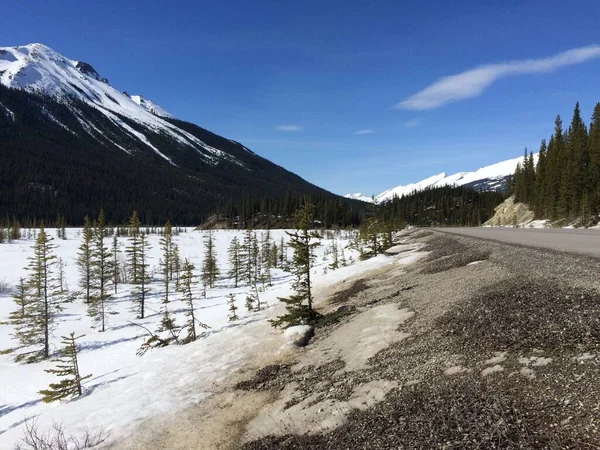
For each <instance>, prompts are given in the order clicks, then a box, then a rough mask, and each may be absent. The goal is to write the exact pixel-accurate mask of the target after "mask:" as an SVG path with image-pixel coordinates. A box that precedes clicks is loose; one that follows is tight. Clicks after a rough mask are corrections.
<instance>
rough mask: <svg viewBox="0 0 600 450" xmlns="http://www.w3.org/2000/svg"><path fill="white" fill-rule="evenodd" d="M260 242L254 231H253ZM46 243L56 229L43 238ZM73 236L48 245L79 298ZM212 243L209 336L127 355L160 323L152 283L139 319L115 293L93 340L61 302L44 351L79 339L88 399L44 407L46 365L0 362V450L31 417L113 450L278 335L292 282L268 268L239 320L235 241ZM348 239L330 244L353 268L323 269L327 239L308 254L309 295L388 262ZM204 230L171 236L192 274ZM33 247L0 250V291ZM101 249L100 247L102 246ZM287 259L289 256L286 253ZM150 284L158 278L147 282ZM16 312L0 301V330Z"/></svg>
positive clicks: (76, 313)
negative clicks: (230, 252) (252, 304)
mask: <svg viewBox="0 0 600 450" xmlns="http://www.w3.org/2000/svg"><path fill="white" fill-rule="evenodd" d="M257 233H258V234H259V235H260V234H261V233H262V232H261V231H258V232H257ZM48 234H49V235H50V236H55V235H56V233H55V230H51V229H49V230H48ZM80 235H81V230H79V229H69V230H67V237H68V239H67V240H60V239H56V238H55V239H54V241H53V243H54V244H56V245H57V246H58V248H57V249H56V250H55V253H56V255H57V257H60V258H62V260H63V261H64V262H65V263H66V268H65V275H66V281H67V284H68V287H69V288H70V289H71V290H72V291H74V290H80V288H79V286H78V278H79V277H78V274H77V268H76V265H75V260H76V257H77V248H78V246H79V245H80V244H81V241H80ZM213 236H214V239H215V242H216V251H217V257H218V263H219V268H220V271H221V276H220V278H219V281H218V283H217V286H216V287H215V288H214V289H208V291H207V295H206V298H202V297H201V295H200V291H201V287H200V284H199V285H198V286H197V292H196V293H197V300H196V302H195V303H196V308H197V313H198V316H199V317H198V318H199V320H200V321H202V322H203V323H206V324H207V325H209V326H210V327H211V328H210V329H209V330H206V335H205V336H204V337H202V338H200V339H198V340H197V341H196V342H193V343H190V344H188V345H172V346H170V347H166V348H162V349H155V350H152V351H150V352H148V353H146V354H145V355H144V356H141V357H140V356H136V351H137V350H138V348H139V347H140V345H141V344H142V342H143V341H144V339H145V338H146V334H145V333H146V332H145V331H144V330H143V329H142V328H140V327H139V326H137V325H143V326H145V327H147V328H148V329H150V330H155V329H156V327H157V324H158V321H159V320H160V306H161V304H160V301H161V298H162V285H161V283H160V280H159V279H155V280H154V281H153V283H152V293H151V298H150V300H149V302H148V304H147V310H148V315H147V317H146V318H145V319H141V320H140V319H136V318H135V314H134V313H133V312H131V307H132V302H131V291H132V287H133V286H131V285H119V292H118V294H116V295H114V296H113V298H112V299H111V301H110V302H111V309H112V310H113V311H114V312H115V313H117V314H115V315H110V316H109V319H108V320H109V325H108V329H107V330H106V331H105V332H104V333H101V332H98V331H96V330H94V329H92V328H91V325H92V322H91V319H90V318H89V317H88V315H87V308H86V305H85V304H84V303H83V300H81V299H79V300H76V301H75V302H74V303H72V304H68V305H67V306H66V308H65V310H64V311H63V312H62V313H61V316H60V319H59V323H58V327H57V329H56V331H55V332H54V335H53V337H52V350H53V351H56V350H58V348H59V347H60V336H62V335H66V334H68V333H71V332H75V333H76V334H77V335H79V334H85V337H83V338H82V339H81V340H80V341H78V342H79V346H78V347H79V350H80V353H79V363H80V370H81V373H82V375H87V374H92V375H93V376H92V377H91V378H90V379H88V380H86V382H85V388H86V390H87V394H86V395H84V396H82V397H81V398H78V399H75V400H72V401H66V402H55V403H51V404H45V403H43V402H42V401H41V396H40V395H39V393H38V391H39V390H41V389H46V388H47V387H48V384H49V383H52V382H56V381H57V380H58V379H57V377H56V376H54V375H52V374H48V373H46V372H44V369H49V368H51V367H53V366H54V363H52V362H51V361H44V362H40V363H35V364H17V363H15V362H14V356H13V355H0V448H2V449H4V448H13V446H14V444H15V442H17V441H18V440H19V439H20V438H21V437H22V435H23V428H24V422H25V420H26V419H28V418H36V420H37V421H38V423H39V425H40V429H41V430H45V429H48V428H49V427H50V426H51V425H52V422H53V421H56V422H59V423H62V424H63V425H64V427H65V429H66V431H67V433H69V434H73V435H76V436H77V435H80V434H81V433H82V430H83V429H84V428H85V427H87V428H89V429H91V430H98V429H99V428H100V427H104V428H105V429H106V430H108V431H110V432H111V435H110V438H109V440H110V442H118V441H119V439H120V438H122V437H124V436H126V435H128V434H129V433H130V432H131V430H133V429H134V427H136V425H138V424H139V423H140V421H142V420H144V419H146V418H148V417H150V416H154V415H158V414H161V413H163V412H166V411H172V410H174V409H179V408H184V407H186V406H188V405H190V404H192V403H196V402H198V401H201V400H202V399H203V398H205V397H206V396H209V395H210V394H211V391H213V389H214V386H215V383H218V382H219V380H222V379H224V378H225V377H227V375H228V374H230V373H231V371H235V370H236V369H238V368H240V367H241V366H242V365H243V364H244V362H245V361H247V358H248V355H249V354H250V353H252V352H256V351H260V341H261V339H262V338H263V337H267V336H271V337H272V336H273V335H274V334H281V331H280V330H274V329H273V328H272V327H271V326H270V324H269V323H268V322H267V319H268V318H270V317H275V316H276V315H277V314H278V313H280V312H281V310H282V305H281V304H280V303H279V302H278V301H277V297H278V296H279V297H280V296H286V295H287V294H289V293H290V289H291V287H290V283H291V279H292V277H291V275H290V274H289V273H287V272H284V271H283V270H281V269H274V270H273V272H272V274H273V286H272V287H268V288H267V289H266V291H265V292H262V293H261V294H260V295H261V301H266V302H267V305H268V307H267V308H266V309H265V310H263V311H260V312H247V311H246V308H245V307H244V301H245V293H246V292H248V291H249V287H248V286H245V285H241V286H240V287H238V288H237V289H236V288H234V287H233V281H232V279H230V278H228V276H227V272H228V258H227V248H228V247H229V243H230V241H231V239H233V237H234V236H238V239H240V241H242V240H243V232H239V231H216V232H213ZM271 236H272V239H273V241H274V243H276V244H277V245H279V242H280V239H281V237H282V236H283V237H284V238H285V239H286V241H287V235H286V234H285V232H284V231H282V230H275V231H271ZM347 237H348V236H344V235H341V236H338V237H336V238H334V239H337V240H338V247H344V254H345V258H346V260H347V261H348V262H349V263H350V260H351V259H352V261H353V262H352V264H350V265H349V266H347V267H343V268H340V269H338V270H335V271H331V270H327V269H326V267H327V266H328V264H329V263H330V260H329V259H328V258H331V256H329V257H327V259H326V258H324V255H325V253H326V249H327V248H328V247H329V246H330V245H331V243H332V240H331V239H323V240H322V245H321V246H320V247H318V248H317V249H316V251H315V253H316V255H317V258H316V264H315V268H314V270H313V280H314V284H315V286H316V287H319V286H326V285H328V284H331V283H334V282H337V281H340V280H342V279H344V278H346V277H348V276H350V275H352V274H355V273H357V272H360V271H363V270H367V269H371V268H374V267H377V266H380V265H384V264H387V263H389V262H391V261H393V260H394V259H393V258H389V257H385V256H379V257H376V258H373V259H371V260H368V261H363V262H356V261H357V260H358V257H357V256H358V252H356V251H355V250H350V249H348V248H346V247H347V245H348V243H349V240H348V239H347ZM205 238H206V234H205V232H198V231H192V230H191V229H188V230H186V232H184V233H181V234H180V235H178V236H176V237H175V238H174V241H175V243H176V244H177V245H178V246H179V248H180V254H181V257H182V258H188V259H189V260H190V261H191V262H192V263H194V265H195V266H196V272H195V273H196V274H197V275H198V274H199V272H200V267H201V265H202V257H203V253H204V245H203V244H204V241H205ZM158 240H159V237H158V236H154V235H152V236H150V239H149V241H150V243H151V246H152V250H151V251H150V255H151V260H150V268H151V269H155V270H156V273H157V274H158V273H159V271H158V262H159V259H160V248H159V242H158ZM32 244H33V241H32V240H27V239H23V240H19V241H15V242H12V243H10V244H6V243H5V244H0V283H5V284H6V283H7V284H8V285H9V286H10V287H11V288H13V287H14V285H15V284H16V282H17V281H18V279H19V278H20V277H25V276H26V271H25V270H24V267H26V265H27V258H28V257H30V256H31V255H32V253H33V250H32V248H31V246H32ZM107 245H109V243H108V242H107ZM126 245H127V239H126V238H121V239H120V244H119V246H120V251H122V252H124V250H125V246H126ZM288 256H289V257H290V258H291V256H292V249H291V248H290V249H288ZM156 277H157V278H158V275H157V276H156ZM229 293H234V294H236V300H237V302H236V303H237V306H238V308H239V309H238V314H239V316H240V320H239V321H237V322H229V321H228V309H227V294H229ZM171 298H172V299H173V301H172V303H171V305H170V308H171V310H172V311H176V320H177V321H178V322H179V323H180V324H182V323H183V322H184V315H183V308H184V303H183V302H182V301H180V300H179V296H178V295H172V296H171ZM14 309H15V304H14V302H13V300H12V298H11V292H4V293H0V322H6V321H7V320H8V317H9V313H10V312H11V311H12V310H14ZM12 332H13V327H12V326H10V325H2V326H0V350H2V349H6V348H10V347H14V346H16V342H15V341H14V340H12V339H11V334H12Z"/></svg>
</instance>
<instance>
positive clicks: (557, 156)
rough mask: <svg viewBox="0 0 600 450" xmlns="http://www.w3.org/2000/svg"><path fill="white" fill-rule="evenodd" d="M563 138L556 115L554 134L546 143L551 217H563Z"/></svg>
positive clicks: (559, 121)
mask: <svg viewBox="0 0 600 450" xmlns="http://www.w3.org/2000/svg"><path fill="white" fill-rule="evenodd" d="M565 156H566V153H565V140H564V135H563V129H562V119H561V118H560V116H556V120H555V121H554V134H553V135H552V137H551V138H550V142H549V144H548V172H549V173H548V186H549V193H550V196H549V198H550V205H551V206H550V208H551V217H552V219H558V218H560V217H565V212H564V206H561V204H562V205H564V203H565V201H564V200H563V201H562V202H561V197H560V196H561V186H562V183H563V176H562V170H563V168H564V167H566V164H565V163H566V161H565Z"/></svg>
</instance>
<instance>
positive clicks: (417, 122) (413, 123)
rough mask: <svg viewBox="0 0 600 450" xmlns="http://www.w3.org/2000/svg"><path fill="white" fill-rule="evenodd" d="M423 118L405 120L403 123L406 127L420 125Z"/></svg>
mask: <svg viewBox="0 0 600 450" xmlns="http://www.w3.org/2000/svg"><path fill="white" fill-rule="evenodd" d="M421 120H422V119H412V120H409V121H408V122H404V123H403V124H402V125H403V126H404V128H414V127H418V126H419V125H420V124H421Z"/></svg>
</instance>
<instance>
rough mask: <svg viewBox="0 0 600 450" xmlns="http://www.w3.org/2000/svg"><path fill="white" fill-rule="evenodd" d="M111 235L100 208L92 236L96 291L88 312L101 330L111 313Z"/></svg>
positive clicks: (93, 284) (112, 274)
mask: <svg viewBox="0 0 600 450" xmlns="http://www.w3.org/2000/svg"><path fill="white" fill-rule="evenodd" d="M108 237H109V229H108V227H107V225H106V217H105V215H104V210H103V209H100V213H99V214H98V220H97V221H96V223H95V224H94V229H93V236H92V287H93V290H94V293H93V295H92V298H91V302H90V304H89V307H88V313H89V315H90V317H91V318H92V320H93V322H94V324H95V326H96V327H98V329H99V331H100V332H104V331H106V322H107V317H108V315H109V314H110V311H109V300H110V298H111V291H110V287H111V286H110V284H111V283H112V279H113V276H114V272H113V260H112V254H111V252H110V250H109V248H108V247H106V246H105V245H104V242H105V240H106V239H107V238H108Z"/></svg>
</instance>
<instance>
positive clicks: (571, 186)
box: [514, 103, 600, 224]
mask: <svg viewBox="0 0 600 450" xmlns="http://www.w3.org/2000/svg"><path fill="white" fill-rule="evenodd" d="M526 154H527V151H526ZM514 195H515V197H516V200H517V201H519V202H523V203H527V204H528V205H529V206H530V208H531V209H533V211H534V213H535V215H536V217H539V218H547V219H552V220H556V219H560V218H575V217H577V218H579V219H580V221H581V223H582V224H587V223H588V222H589V221H590V218H592V217H593V216H596V215H598V213H599V202H600V103H597V104H596V106H595V108H594V112H593V114H592V120H591V123H590V126H589V128H588V127H587V126H586V124H585V123H584V121H583V120H582V118H581V110H580V108H579V103H577V104H576V105H575V110H574V111H573V118H572V120H571V124H570V125H569V127H568V128H567V129H566V130H563V123H562V119H561V117H560V116H557V117H556V120H555V122H554V133H553V134H552V136H551V137H550V140H549V141H548V142H547V143H546V140H545V139H544V140H542V143H541V145H540V152H539V157H538V161H537V164H535V161H534V158H533V155H532V154H531V153H529V155H528V156H526V158H525V161H524V163H523V164H522V165H521V164H519V165H518V166H517V169H516V171H515V175H514Z"/></svg>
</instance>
